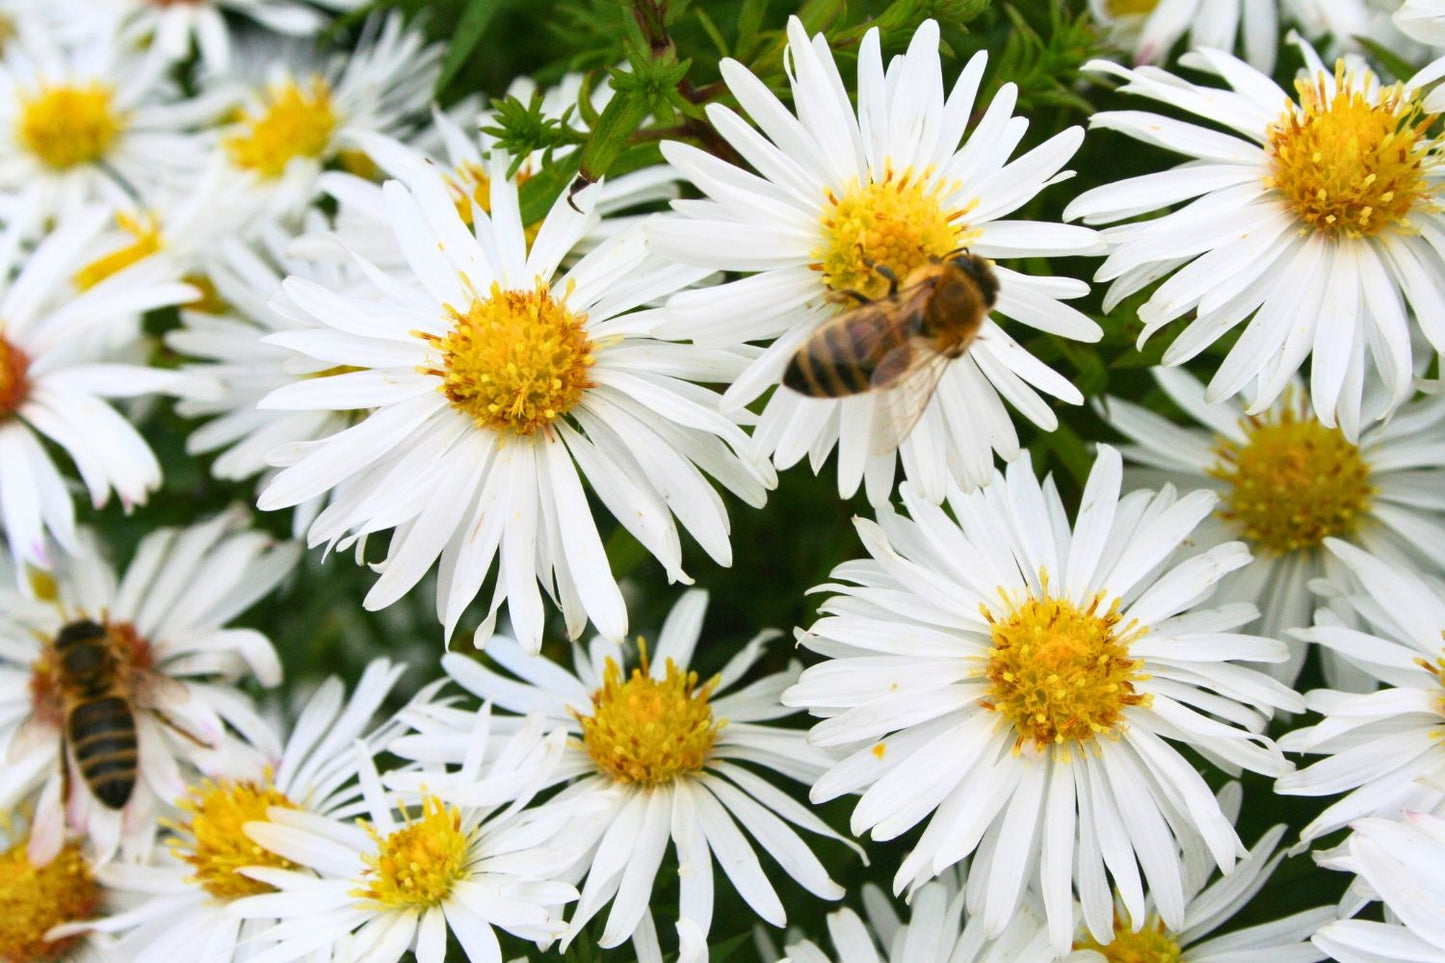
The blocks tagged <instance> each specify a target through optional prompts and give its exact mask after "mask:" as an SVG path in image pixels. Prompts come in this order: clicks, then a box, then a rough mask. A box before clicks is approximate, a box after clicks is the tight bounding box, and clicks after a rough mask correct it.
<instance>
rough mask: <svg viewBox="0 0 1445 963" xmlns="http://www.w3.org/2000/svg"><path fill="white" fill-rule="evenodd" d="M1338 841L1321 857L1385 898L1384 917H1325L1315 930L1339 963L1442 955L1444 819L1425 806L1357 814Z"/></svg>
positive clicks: (1430, 960) (1425, 960) (1434, 962)
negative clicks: (1394, 815)
mask: <svg viewBox="0 0 1445 963" xmlns="http://www.w3.org/2000/svg"><path fill="white" fill-rule="evenodd" d="M1343 849H1344V850H1345V851H1344V853H1342V854H1339V855H1337V856H1335V857H1334V858H1330V859H1325V860H1322V861H1321V862H1322V863H1323V865H1325V866H1328V867H1329V868H1330V869H1340V870H1345V871H1347V872H1352V873H1355V874H1356V875H1357V876H1358V877H1359V879H1358V882H1360V883H1363V884H1365V885H1366V886H1367V887H1368V888H1369V890H1370V891H1371V895H1372V896H1373V897H1374V898H1376V899H1379V900H1381V901H1383V902H1384V904H1385V907H1386V909H1387V910H1388V911H1389V915H1388V916H1387V920H1388V922H1384V923H1375V922H1371V921H1369V920H1355V919H1348V920H1340V921H1338V922H1335V923H1330V924H1329V925H1327V926H1324V927H1321V928H1320V931H1319V932H1318V933H1316V934H1315V938H1314V939H1315V945H1316V946H1318V947H1319V948H1320V949H1321V950H1324V951H1325V952H1326V953H1329V954H1330V957H1331V958H1332V959H1335V960H1339V961H1340V963H1441V961H1442V960H1445V926H1442V923H1441V921H1442V920H1445V902H1442V899H1441V894H1442V893H1445V819H1442V818H1441V817H1439V816H1432V815H1428V814H1426V813H1406V814H1405V818H1404V819H1403V820H1401V821H1395V820H1390V819H1362V820H1360V821H1359V822H1358V823H1355V824H1354V832H1352V833H1351V834H1350V838H1349V840H1348V841H1347V842H1346V844H1345V846H1344V847H1343Z"/></svg>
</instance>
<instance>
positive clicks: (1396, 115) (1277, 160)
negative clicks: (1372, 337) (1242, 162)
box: [1265, 61, 1439, 238]
mask: <svg viewBox="0 0 1445 963" xmlns="http://www.w3.org/2000/svg"><path fill="white" fill-rule="evenodd" d="M1295 86H1296V89H1297V90H1298V91H1299V104H1298V105H1295V104H1290V105H1289V107H1288V108H1286V110H1285V112H1284V114H1283V116H1281V117H1280V119H1279V120H1278V121H1276V122H1275V123H1274V124H1273V125H1272V126H1271V127H1270V128H1269V134H1268V138H1267V143H1266V147H1267V149H1268V151H1269V156H1270V174H1269V175H1268V176H1267V177H1266V178H1265V183H1266V185H1268V186H1269V187H1272V188H1274V189H1275V190H1277V191H1279V192H1280V194H1281V195H1283V197H1284V200H1285V203H1286V204H1287V205H1288V206H1289V207H1290V208H1291V209H1292V210H1293V211H1294V213H1295V215H1296V216H1297V217H1298V218H1299V220H1300V222H1301V224H1302V225H1303V227H1302V231H1316V232H1318V233H1320V234H1323V235H1325V236H1327V237H1330V238H1337V237H1349V238H1359V237H1368V236H1371V235H1374V234H1378V233H1379V232H1381V231H1384V230H1386V229H1389V228H1395V229H1397V230H1401V231H1406V232H1412V231H1413V230H1414V228H1413V226H1412V225H1411V224H1410V217H1411V215H1412V214H1414V213H1416V212H1419V211H1434V210H1438V209H1439V207H1438V205H1437V203H1436V200H1435V195H1436V188H1435V186H1434V185H1433V184H1431V183H1430V182H1429V181H1428V180H1427V177H1426V175H1427V173H1429V169H1430V168H1431V167H1432V166H1433V165H1434V163H1435V161H1434V160H1433V157H1432V151H1433V150H1434V148H1435V146H1436V145H1437V144H1438V143H1439V139H1438V138H1436V137H1432V136H1430V135H1429V134H1428V133H1427V131H1428V130H1429V128H1430V126H1431V125H1432V124H1433V123H1434V122H1435V115H1433V114H1426V113H1425V111H1424V108H1423V107H1422V106H1421V102H1420V95H1419V94H1418V93H1411V92H1407V91H1406V90H1405V87H1404V85H1402V84H1395V85H1394V86H1393V87H1387V88H1385V89H1383V90H1380V91H1379V92H1378V96H1374V94H1375V90H1374V86H1375V80H1374V77H1373V76H1371V75H1369V74H1366V75H1365V76H1364V77H1363V78H1361V77H1359V76H1356V75H1355V74H1352V73H1347V72H1346V70H1345V65H1344V61H1340V62H1339V63H1338V64H1337V65H1336V67H1335V76H1334V87H1335V91H1334V93H1333V94H1331V93H1330V92H1329V89H1328V86H1327V78H1325V77H1323V76H1316V77H1315V78H1314V79H1313V80H1310V81H1308V82H1307V81H1303V80H1301V81H1298V82H1296V85H1295Z"/></svg>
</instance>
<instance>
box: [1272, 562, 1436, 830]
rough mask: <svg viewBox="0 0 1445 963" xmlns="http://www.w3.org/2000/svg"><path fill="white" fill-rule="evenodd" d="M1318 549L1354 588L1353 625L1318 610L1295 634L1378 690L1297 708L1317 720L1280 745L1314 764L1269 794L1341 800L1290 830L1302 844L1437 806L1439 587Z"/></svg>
mask: <svg viewBox="0 0 1445 963" xmlns="http://www.w3.org/2000/svg"><path fill="white" fill-rule="evenodd" d="M1325 547H1326V548H1327V549H1328V550H1329V551H1330V552H1331V553H1333V554H1334V555H1335V556H1336V557H1337V558H1338V559H1339V560H1340V561H1341V562H1343V563H1344V565H1345V566H1346V567H1347V568H1348V569H1349V571H1350V573H1351V574H1352V575H1353V577H1354V579H1356V580H1357V582H1356V585H1357V586H1358V587H1357V588H1355V589H1353V590H1352V591H1349V592H1347V594H1345V595H1344V597H1343V599H1342V600H1341V601H1343V602H1344V603H1346V604H1347V605H1348V606H1349V607H1350V608H1352V609H1353V610H1354V613H1355V614H1356V615H1357V616H1358V617H1359V619H1361V620H1362V621H1363V626H1361V627H1359V628H1357V627H1355V626H1352V625H1349V624H1345V623H1343V622H1342V620H1341V619H1339V618H1338V617H1336V616H1335V614H1334V613H1333V612H1331V611H1330V610H1328V609H1325V610H1321V612H1320V613H1318V615H1317V616H1316V622H1315V625H1314V627H1313V628H1309V629H1302V630H1298V631H1296V632H1295V635H1297V636H1298V637H1299V638H1301V639H1304V640H1306V641H1309V642H1313V643H1315V644H1316V645H1318V646H1320V647H1322V648H1328V649H1330V650H1332V651H1333V652H1334V653H1335V654H1336V656H1337V657H1338V658H1340V659H1342V660H1345V661H1347V662H1349V663H1350V664H1351V665H1353V666H1354V667H1355V668H1356V669H1357V670H1358V671H1359V672H1361V673H1362V674H1364V675H1365V676H1366V677H1367V678H1372V679H1374V680H1376V681H1378V682H1379V683H1380V684H1381V688H1380V689H1379V690H1378V691H1374V692H1367V693H1355V692H1338V691H1335V690H1332V689H1318V690H1315V691H1313V692H1311V693H1309V694H1308V696H1307V697H1306V701H1307V702H1308V704H1309V707H1310V709H1311V710H1313V711H1315V712H1318V713H1320V714H1321V715H1323V716H1324V719H1322V720H1321V721H1320V722H1318V723H1317V724H1315V725H1312V726H1306V727H1305V728H1302V729H1297V730H1295V731H1294V732H1291V733H1288V734H1287V735H1285V736H1282V737H1281V738H1280V745H1281V746H1282V747H1283V748H1285V749H1288V750H1290V751H1293V752H1304V753H1308V754H1310V755H1318V756H1323V757H1324V758H1323V759H1320V760H1318V761H1316V762H1315V763H1313V764H1312V765H1310V766H1307V767H1305V768H1303V769H1300V770H1299V771H1298V772H1292V773H1289V774H1287V775H1285V776H1284V777H1282V778H1281V779H1280V780H1279V781H1278V783H1276V785H1275V790H1276V791H1277V792H1281V793H1285V794H1288V795H1302V796H1333V795H1337V794H1339V793H1342V792H1344V793H1346V795H1345V796H1344V797H1343V798H1341V799H1339V800H1338V801H1336V802H1335V803H1333V804H1332V805H1330V806H1329V807H1328V808H1327V809H1325V811H1324V812H1322V813H1320V814H1319V816H1317V817H1316V818H1315V819H1313V820H1312V821H1311V822H1310V823H1309V824H1308V825H1307V826H1305V827H1304V829H1303V830H1301V831H1300V838H1301V839H1303V840H1304V841H1306V842H1308V841H1310V840H1312V839H1316V838H1318V837H1320V836H1324V835H1326V834H1328V833H1332V832H1334V831H1335V830H1337V829H1340V828H1342V827H1344V826H1345V825H1347V824H1348V823H1350V822H1352V821H1353V820H1356V819H1360V818H1361V817H1365V816H1384V817H1387V818H1395V817H1397V816H1399V815H1400V812H1401V811H1402V810H1404V809H1418V810H1422V811H1427V812H1428V811H1432V810H1435V809H1438V808H1439V807H1440V806H1441V804H1442V803H1445V584H1442V583H1441V582H1440V580H1439V579H1438V578H1437V577H1434V576H1429V577H1427V576H1422V575H1420V574H1417V573H1416V572H1414V571H1411V570H1410V569H1407V568H1402V567H1400V566H1398V565H1392V564H1390V563H1388V562H1386V561H1383V560H1381V559H1378V558H1375V557H1374V556H1372V555H1371V554H1370V553H1368V552H1366V551H1364V550H1362V549H1359V548H1356V547H1355V546H1353V545H1349V544H1346V543H1344V542H1341V541H1338V540H1335V539H1329V540H1328V541H1326V542H1325Z"/></svg>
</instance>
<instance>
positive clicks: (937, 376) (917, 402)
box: [868, 337, 950, 455]
mask: <svg viewBox="0 0 1445 963" xmlns="http://www.w3.org/2000/svg"><path fill="white" fill-rule="evenodd" d="M949 360H950V359H949V358H948V357H947V356H946V355H944V354H941V353H940V352H938V351H937V350H935V349H934V347H933V345H932V343H931V342H930V341H929V340H928V339H927V338H923V337H917V338H912V339H910V341H909V343H908V345H907V346H905V347H903V348H898V349H896V350H895V351H893V352H891V353H890V355H889V356H888V357H887V358H885V359H883V361H882V362H881V363H880V364H879V365H878V368H877V369H876V370H875V371H874V372H873V381H874V383H875V384H876V385H878V386H879V387H878V388H877V389H876V390H875V391H874V392H873V394H872V402H873V407H872V409H871V411H870V413H869V419H868V452H869V454H872V455H887V454H891V453H892V452H894V451H896V450H897V449H898V446H899V445H901V444H903V439H905V438H907V437H908V433H909V432H911V431H912V430H913V426H914V425H916V424H918V419H919V418H921V417H923V409H925V408H927V407H928V402H929V401H930V400H931V399H932V398H933V392H934V390H935V389H937V388H938V382H939V381H940V380H941V379H942V378H943V373H944V372H945V371H947V370H948V363H949ZM900 370H901V374H900ZM885 386H886V387H885Z"/></svg>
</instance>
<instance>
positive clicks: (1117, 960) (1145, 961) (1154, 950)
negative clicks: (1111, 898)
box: [1074, 914, 1184, 963]
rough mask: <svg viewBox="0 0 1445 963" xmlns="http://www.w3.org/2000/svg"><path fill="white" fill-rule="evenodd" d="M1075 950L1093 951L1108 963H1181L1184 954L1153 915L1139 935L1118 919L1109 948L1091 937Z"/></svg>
mask: <svg viewBox="0 0 1445 963" xmlns="http://www.w3.org/2000/svg"><path fill="white" fill-rule="evenodd" d="M1074 949H1075V950H1093V951H1094V952H1095V953H1098V954H1099V955H1100V956H1102V957H1103V958H1104V959H1105V960H1107V961H1108V963H1179V961H1180V960H1181V959H1182V958H1183V953H1184V951H1183V950H1182V949H1181V948H1180V946H1179V944H1178V943H1176V942H1175V941H1174V938H1173V937H1172V936H1171V935H1170V933H1169V930H1168V929H1167V928H1166V927H1165V926H1164V921H1163V920H1161V919H1159V918H1158V917H1157V916H1154V915H1152V914H1151V915H1150V917H1149V919H1148V920H1147V921H1146V922H1145V923H1144V925H1143V926H1141V927H1140V928H1139V929H1138V930H1137V931H1133V930H1130V928H1129V923H1128V921H1127V920H1123V919H1120V918H1119V917H1118V916H1117V915H1116V916H1115V918H1114V938H1113V939H1112V940H1110V941H1109V942H1108V943H1107V944H1106V943H1100V942H1098V941H1097V940H1095V939H1094V938H1093V937H1089V938H1087V939H1084V940H1081V941H1080V942H1078V943H1075V944H1074Z"/></svg>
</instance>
